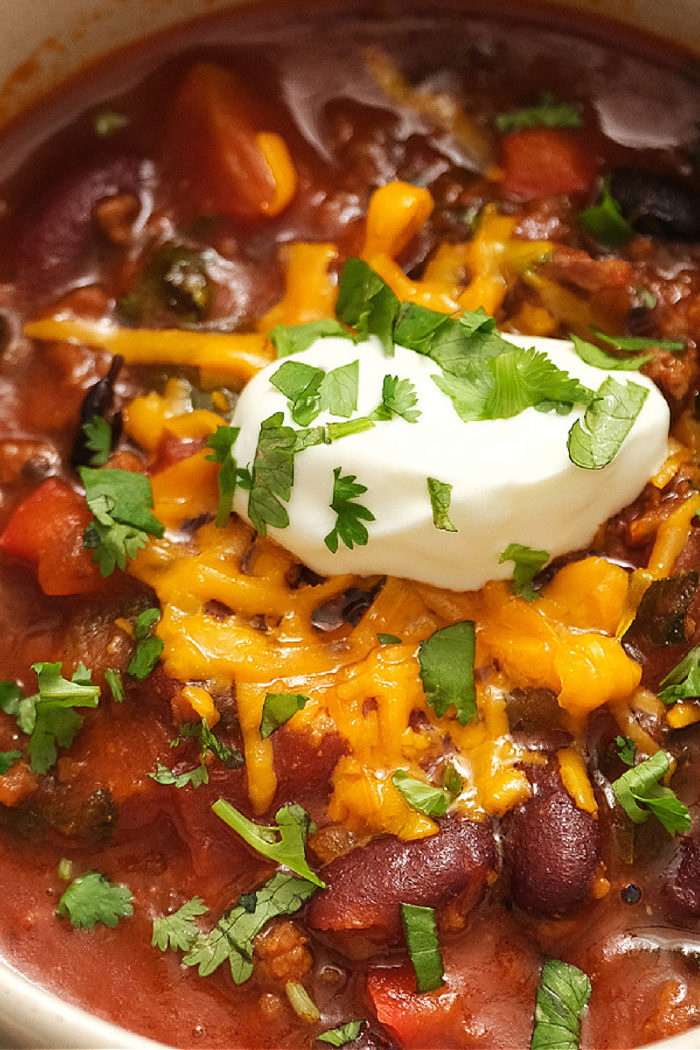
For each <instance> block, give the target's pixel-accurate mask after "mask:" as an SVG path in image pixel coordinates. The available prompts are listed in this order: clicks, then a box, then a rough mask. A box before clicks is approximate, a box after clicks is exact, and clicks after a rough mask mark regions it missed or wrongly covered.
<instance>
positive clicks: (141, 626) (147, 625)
mask: <svg viewBox="0 0 700 1050" xmlns="http://www.w3.org/2000/svg"><path fill="white" fill-rule="evenodd" d="M159 620H160V609H158V608H157V607H156V606H155V605H150V606H149V607H148V608H147V609H144V610H143V612H140V613H139V614H138V616H137V617H136V619H135V620H134V636H135V637H136V639H137V641H143V639H144V638H147V637H148V633H149V631H150V630H151V627H154V626H155V625H156V624H157V623H158V621H159Z"/></svg>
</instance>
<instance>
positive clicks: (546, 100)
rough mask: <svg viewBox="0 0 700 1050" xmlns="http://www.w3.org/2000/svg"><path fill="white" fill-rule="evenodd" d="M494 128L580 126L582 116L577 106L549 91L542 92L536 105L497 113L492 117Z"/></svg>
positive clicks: (520, 129) (505, 129)
mask: <svg viewBox="0 0 700 1050" xmlns="http://www.w3.org/2000/svg"><path fill="white" fill-rule="evenodd" d="M494 124H495V126H496V130H497V131H500V132H502V133H503V132H507V131H522V129H523V128H534V127H541V128H542V127H543V128H580V127H582V125H583V118H582V116H581V112H580V110H579V108H578V106H576V105H574V104H573V103H572V102H560V101H559V100H558V99H557V98H556V97H555V96H554V95H552V94H550V92H548V91H547V92H544V93H543V94H542V95H541V96H540V101H539V102H538V104H537V105H536V106H527V107H525V108H523V109H512V110H509V111H508V112H507V113H498V114H497V115H496V117H495V118H494Z"/></svg>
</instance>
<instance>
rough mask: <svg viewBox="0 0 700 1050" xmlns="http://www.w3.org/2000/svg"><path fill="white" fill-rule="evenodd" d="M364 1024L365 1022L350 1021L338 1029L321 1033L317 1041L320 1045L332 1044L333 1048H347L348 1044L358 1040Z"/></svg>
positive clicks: (330, 1029)
mask: <svg viewBox="0 0 700 1050" xmlns="http://www.w3.org/2000/svg"><path fill="white" fill-rule="evenodd" d="M363 1024H364V1021H348V1022H347V1024H344V1025H340V1026H339V1027H338V1028H329V1029H328V1031H326V1032H321V1034H320V1035H317V1036H316V1039H317V1040H318V1042H319V1043H330V1045H331V1046H345V1044H346V1043H351V1042H352V1041H353V1039H357V1037H358V1035H359V1034H360V1029H361V1028H362V1025H363Z"/></svg>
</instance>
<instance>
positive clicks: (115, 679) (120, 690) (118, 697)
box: [105, 667, 124, 704]
mask: <svg viewBox="0 0 700 1050" xmlns="http://www.w3.org/2000/svg"><path fill="white" fill-rule="evenodd" d="M105 682H106V683H107V685H108V686H109V691H110V693H111V694H112V699H113V700H114V702H115V704H123V703H124V684H123V682H122V676H121V675H120V674H119V671H115V670H114V668H112V667H108V668H107V669H106V670H105Z"/></svg>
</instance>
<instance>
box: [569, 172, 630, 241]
mask: <svg viewBox="0 0 700 1050" xmlns="http://www.w3.org/2000/svg"><path fill="white" fill-rule="evenodd" d="M578 221H579V222H580V223H581V225H582V226H583V228H584V230H586V232H587V233H590V234H591V236H592V237H595V239H596V240H597V241H600V242H601V244H612V245H617V244H624V242H625V241H629V240H630V238H631V237H633V236H634V230H633V229H632V227H631V226H630V224H629V223H628V221H627V219H626V218H625V217H624V215H623V214H622V211H621V209H620V205H619V204H618V202H617V201H616V200H615V198H614V197H613V195H612V194H611V192H610V176H609V175H607V176H606V177H605V179H604V180H603V185H602V188H601V196H600V201H599V202H598V204H596V205H595V206H594V207H593V208H587V209H586V210H585V211H582V212H579V216H578Z"/></svg>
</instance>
